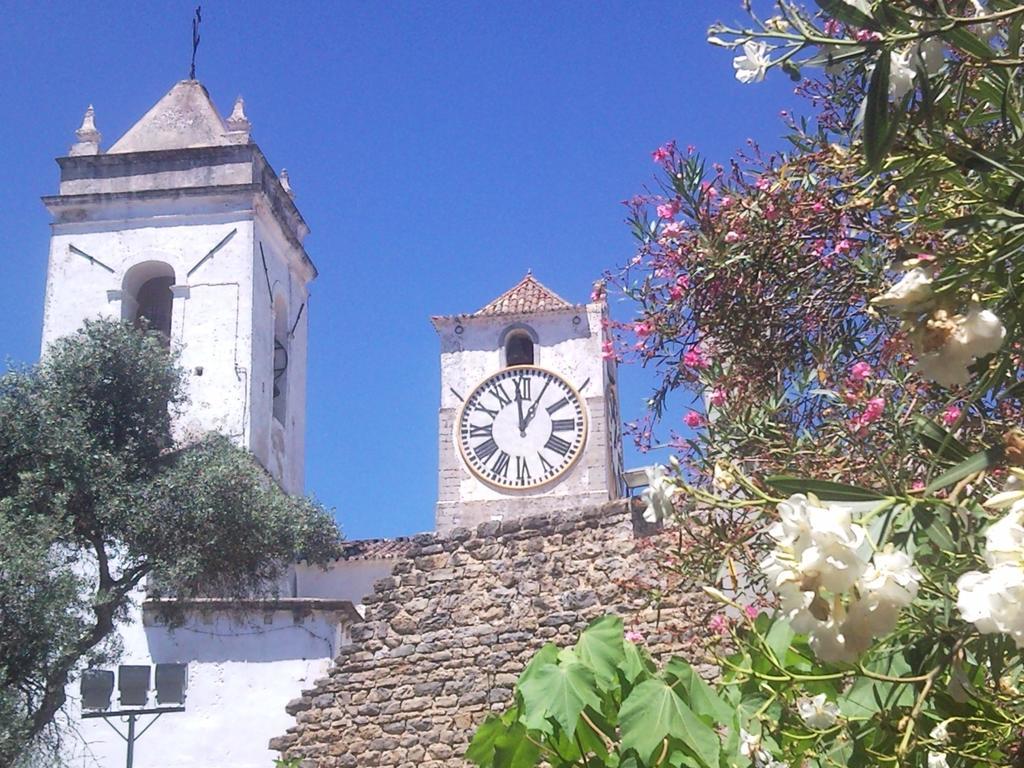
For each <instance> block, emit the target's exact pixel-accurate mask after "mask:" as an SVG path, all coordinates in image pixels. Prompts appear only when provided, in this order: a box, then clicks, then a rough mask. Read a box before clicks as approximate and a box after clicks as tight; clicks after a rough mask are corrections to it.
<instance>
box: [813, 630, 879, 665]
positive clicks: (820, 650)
mask: <svg viewBox="0 0 1024 768" xmlns="http://www.w3.org/2000/svg"><path fill="white" fill-rule="evenodd" d="M842 630H843V627H842V625H841V624H840V623H839V622H838V621H837V620H835V619H830V620H829V621H827V622H825V623H824V624H822V625H820V626H819V627H817V628H815V629H814V630H813V631H812V632H811V633H810V635H809V637H808V642H809V643H810V646H811V650H812V651H814V655H815V656H817V657H818V658H819V659H821V660H822V661H824V662H826V663H827V664H854V663H856V661H857V659H859V658H860V655H861V653H863V652H864V651H865V650H867V646H866V645H863V644H862V643H861V642H859V641H860V640H861V638H854V637H847V636H846V634H844V633H843V631H842Z"/></svg>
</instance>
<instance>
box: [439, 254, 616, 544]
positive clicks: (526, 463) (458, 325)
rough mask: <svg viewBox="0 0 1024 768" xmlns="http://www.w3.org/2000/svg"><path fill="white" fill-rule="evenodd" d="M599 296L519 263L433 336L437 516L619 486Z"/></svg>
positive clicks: (589, 495)
mask: <svg viewBox="0 0 1024 768" xmlns="http://www.w3.org/2000/svg"><path fill="white" fill-rule="evenodd" d="M607 313H608V309H607V305H606V304H605V303H604V301H598V302H592V303H590V304H571V303H569V302H568V301H566V300H565V299H563V298H561V297H560V296H558V295H557V294H555V293H554V292H553V291H551V290H550V289H548V288H547V287H545V286H544V285H542V284H541V283H540V282H538V281H537V279H536V278H534V277H533V275H532V274H529V273H528V274H527V275H526V277H524V278H523V279H522V280H521V281H520V282H519V283H518V284H517V285H515V286H514V287H513V288H511V289H510V290H508V291H506V292H505V293H503V294H502V295H501V296H499V297H498V298H496V299H495V300H494V301H492V302H491V303H489V304H487V305H486V306H485V307H483V308H482V309H480V310H478V311H476V312H473V313H472V314H468V315H454V316H450V317H434V318H432V322H433V324H434V328H435V329H436V330H437V333H438V335H439V336H440V337H441V408H440V414H439V420H438V423H439V447H438V454H439V462H438V464H439V472H440V476H439V478H438V502H437V512H436V527H437V530H438V531H440V532H445V531H449V530H451V529H452V528H455V527H457V526H473V525H476V524H477V523H480V522H484V521H487V520H496V519H507V518H514V517H521V516H524V515H531V514H538V513H542V512H551V511H561V510H568V509H576V508H581V507H585V506H590V505H594V504H600V503H603V502H605V501H608V500H610V499H615V498H619V497H620V496H621V495H622V437H621V431H620V427H619V407H618V393H617V385H616V369H615V361H614V360H612V359H609V360H605V359H604V355H603V354H602V352H603V349H602V347H603V344H604V343H605V342H606V340H607V334H606V331H605V322H606V320H607Z"/></svg>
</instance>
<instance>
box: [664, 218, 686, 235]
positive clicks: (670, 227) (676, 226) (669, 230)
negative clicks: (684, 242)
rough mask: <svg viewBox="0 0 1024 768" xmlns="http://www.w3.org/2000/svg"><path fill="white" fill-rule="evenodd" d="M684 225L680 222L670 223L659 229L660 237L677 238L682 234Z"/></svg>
mask: <svg viewBox="0 0 1024 768" xmlns="http://www.w3.org/2000/svg"><path fill="white" fill-rule="evenodd" d="M684 226H685V225H684V224H683V222H681V221H670V222H669V223H668V224H666V225H665V226H664V227H662V228H661V236H662V237H668V238H672V237H675V238H678V237H679V235H681V234H682V233H683V227H684Z"/></svg>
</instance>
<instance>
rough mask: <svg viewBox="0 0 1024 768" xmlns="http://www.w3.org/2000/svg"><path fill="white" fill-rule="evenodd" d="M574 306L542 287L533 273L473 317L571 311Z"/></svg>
mask: <svg viewBox="0 0 1024 768" xmlns="http://www.w3.org/2000/svg"><path fill="white" fill-rule="evenodd" d="M572 306H573V305H572V304H570V303H569V302H568V301H566V300H565V299H563V298H562V297H561V296H559V295H558V294H557V293H555V292H554V291H552V290H551V289H550V288H548V287H547V286H545V285H542V284H541V283H540V282H539V281H538V280H537V279H536V278H535V277H534V276H533V274H532V273H530V272H527V273H526V277H524V278H523V279H522V280H520V281H519V283H517V284H516V285H515V286H513V287H512V288H510V289H509V290H507V291H505V292H504V293H503V294H501V296H499V297H498V298H496V299H495V300H494V301H492V302H491V303H490V304H488V305H486V306H485V307H482V308H481V309H478V310H477V311H476V312H474V313H473V315H472V316H473V317H482V316H486V315H520V314H529V313H533V312H545V311H548V310H552V309H571V308H572Z"/></svg>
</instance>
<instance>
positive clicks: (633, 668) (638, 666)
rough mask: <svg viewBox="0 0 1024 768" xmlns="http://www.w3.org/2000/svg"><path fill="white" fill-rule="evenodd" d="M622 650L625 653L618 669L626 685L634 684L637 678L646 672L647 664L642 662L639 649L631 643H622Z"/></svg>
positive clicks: (642, 658)
mask: <svg viewBox="0 0 1024 768" xmlns="http://www.w3.org/2000/svg"><path fill="white" fill-rule="evenodd" d="M622 650H623V651H624V652H625V653H624V656H623V659H622V662H621V663H620V664H619V669H620V670H621V671H622V675H623V677H624V678H625V679H626V682H627V683H630V684H632V683H634V682H636V680H637V678H639V677H640V676H642V675H643V674H644V673H645V672H647V671H648V666H647V663H646V662H645V660H644V657H643V655H642V654H641V652H640V649H639V648H637V647H636V646H635V645H634V644H633V643H623V644H622Z"/></svg>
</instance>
